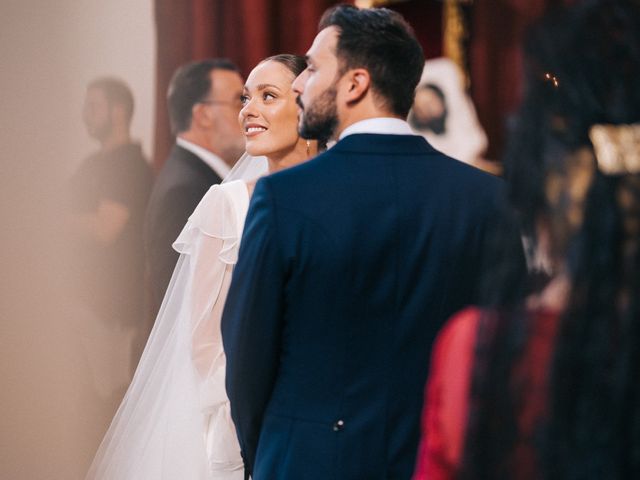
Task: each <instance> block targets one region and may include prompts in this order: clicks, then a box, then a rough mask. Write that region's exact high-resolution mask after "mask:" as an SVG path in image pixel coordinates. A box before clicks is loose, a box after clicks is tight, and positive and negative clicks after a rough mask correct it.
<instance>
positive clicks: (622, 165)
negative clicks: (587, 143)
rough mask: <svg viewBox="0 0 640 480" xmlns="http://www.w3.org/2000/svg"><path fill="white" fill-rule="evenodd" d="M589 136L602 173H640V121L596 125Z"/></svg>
mask: <svg viewBox="0 0 640 480" xmlns="http://www.w3.org/2000/svg"><path fill="white" fill-rule="evenodd" d="M589 138H590V139H591V143H592V144H593V149H594V151H595V154H596V159H597V160H598V168H599V169H600V171H601V172H602V173H604V174H607V175H619V174H625V173H640V123H636V124H633V125H594V126H593V127H591V129H590V130H589Z"/></svg>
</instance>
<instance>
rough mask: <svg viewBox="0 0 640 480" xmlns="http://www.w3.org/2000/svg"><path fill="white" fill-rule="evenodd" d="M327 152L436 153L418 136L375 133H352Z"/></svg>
mask: <svg viewBox="0 0 640 480" xmlns="http://www.w3.org/2000/svg"><path fill="white" fill-rule="evenodd" d="M329 152H336V153H340V152H344V153H346V152H359V153H362V152H370V153H373V154H379V153H382V154H396V155H397V154H409V155H413V154H430V153H434V152H437V150H436V149H435V148H433V147H432V146H431V145H430V144H429V143H428V142H427V141H426V140H425V139H424V137H422V136H420V135H393V134H392V135H384V134H376V133H354V134H352V135H349V136H347V137H345V138H343V139H342V140H340V141H339V142H338V143H336V144H335V145H334V146H333V147H331V148H330V149H329Z"/></svg>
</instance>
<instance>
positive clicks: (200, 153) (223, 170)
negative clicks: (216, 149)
mask: <svg viewBox="0 0 640 480" xmlns="http://www.w3.org/2000/svg"><path fill="white" fill-rule="evenodd" d="M176 143H177V144H178V145H180V146H181V147H182V148H184V149H185V150H189V151H190V152H191V153H193V154H194V155H195V156H197V157H198V158H199V159H200V160H202V161H203V162H204V163H206V164H207V165H208V166H209V168H211V169H212V170H213V171H214V172H216V173H217V174H218V176H219V177H220V178H221V179H222V180H224V177H226V176H227V175H228V174H229V172H230V171H231V167H230V166H229V165H227V164H226V163H225V162H224V160H222V159H221V158H220V157H219V156H217V155H216V154H215V153H212V152H210V151H209V150H207V149H206V148H203V147H201V146H200V145H196V144H195V143H192V142H190V141H188V140H185V139H184V138H180V137H177V138H176Z"/></svg>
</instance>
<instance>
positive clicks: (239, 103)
mask: <svg viewBox="0 0 640 480" xmlns="http://www.w3.org/2000/svg"><path fill="white" fill-rule="evenodd" d="M198 103H206V104H207V105H228V106H230V107H234V108H237V109H238V110H241V109H242V107H243V105H242V99H241V98H238V99H236V100H201V101H199V102H198Z"/></svg>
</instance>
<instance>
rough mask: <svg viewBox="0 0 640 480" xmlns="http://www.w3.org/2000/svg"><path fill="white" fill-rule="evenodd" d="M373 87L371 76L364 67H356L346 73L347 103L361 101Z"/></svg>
mask: <svg viewBox="0 0 640 480" xmlns="http://www.w3.org/2000/svg"><path fill="white" fill-rule="evenodd" d="M370 87H371V76H370V75H369V72H368V71H367V70H365V69H364V68H354V69H353V70H349V71H348V72H347V73H346V94H345V100H346V101H347V103H353V102H358V101H360V100H361V99H362V98H363V97H364V96H365V95H366V94H367V92H368V91H369V88H370Z"/></svg>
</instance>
